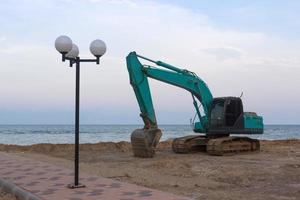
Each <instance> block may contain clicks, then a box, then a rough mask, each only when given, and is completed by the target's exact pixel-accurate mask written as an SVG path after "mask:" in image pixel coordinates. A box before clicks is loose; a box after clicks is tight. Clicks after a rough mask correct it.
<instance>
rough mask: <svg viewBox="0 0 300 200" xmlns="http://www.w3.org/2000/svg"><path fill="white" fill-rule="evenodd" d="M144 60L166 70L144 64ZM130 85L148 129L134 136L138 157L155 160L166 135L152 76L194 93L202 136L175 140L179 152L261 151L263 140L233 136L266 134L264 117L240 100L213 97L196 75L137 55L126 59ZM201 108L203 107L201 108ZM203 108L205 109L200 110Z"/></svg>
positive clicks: (197, 126) (195, 126)
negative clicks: (247, 109) (156, 108)
mask: <svg viewBox="0 0 300 200" xmlns="http://www.w3.org/2000/svg"><path fill="white" fill-rule="evenodd" d="M139 58H140V59H144V60H146V61H149V62H152V63H154V64H156V65H157V66H160V67H162V68H164V69H161V68H158V67H153V66H150V65H143V64H141V62H140V61H139ZM126 62H127V69H128V73H129V78H130V84H131V86H132V87H133V90H134V92H135V95H136V98H137V101H138V104H139V107H140V111H141V114H140V116H141V117H142V119H143V122H144V128H142V129H136V130H134V131H133V132H132V134H131V144H132V150H133V153H134V155H135V156H137V157H144V158H145V157H153V155H154V154H155V148H156V146H157V144H158V143H159V140H160V138H161V135H162V132H161V130H160V129H159V128H158V125H157V121H156V117H155V111H154V107H153V103H152V97H151V92H150V88H149V83H148V77H149V78H153V79H156V80H158V81H162V82H164V83H168V84H171V85H174V86H177V87H180V88H182V89H184V90H187V91H188V92H190V93H191V96H192V100H193V105H194V107H195V109H196V115H197V118H198V119H199V121H198V122H192V124H193V130H194V132H196V133H202V134H199V135H191V136H184V137H180V138H175V139H174V140H173V143H172V149H173V151H174V152H175V153H190V152H195V151H206V152H208V153H209V154H211V155H224V154H227V153H235V152H241V151H258V150H259V149H260V144H259V141H258V140H256V139H251V138H249V137H244V136H243V137H242V136H239V137H237V136H230V134H262V133H263V129H264V128H263V118H262V117H261V116H258V115H257V114H256V113H254V112H244V111H243V103H242V100H241V98H240V97H218V98H213V96H212V94H211V92H210V90H209V88H208V87H207V85H206V84H205V82H204V81H203V80H201V79H200V78H199V77H198V76H197V75H196V74H195V73H194V72H191V71H188V70H186V69H180V68H177V67H174V66H172V65H170V64H167V63H164V62H162V61H154V60H151V59H149V58H146V57H144V56H140V55H138V54H136V53H135V52H131V53H130V54H129V55H128V56H127V57H126ZM198 105H199V106H198ZM200 106H202V109H201V111H200Z"/></svg>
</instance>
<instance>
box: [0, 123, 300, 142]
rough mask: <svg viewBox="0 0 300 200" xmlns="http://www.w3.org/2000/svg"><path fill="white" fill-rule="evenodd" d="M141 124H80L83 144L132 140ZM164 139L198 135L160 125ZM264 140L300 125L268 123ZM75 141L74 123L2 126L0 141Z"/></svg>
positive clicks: (299, 132)
mask: <svg viewBox="0 0 300 200" xmlns="http://www.w3.org/2000/svg"><path fill="white" fill-rule="evenodd" d="M137 128H142V125H81V126H80V143H98V142H119V141H130V135H131V132H132V131H133V130H135V129H137ZM159 128H160V129H161V130H162V133H163V135H162V138H161V141H163V140H168V139H172V138H176V137H182V136H186V135H191V134H195V133H194V132H193V130H192V127H191V126H190V125H160V126H159ZM249 136H250V137H251V138H257V139H263V140H285V139H300V125H265V129H264V134H262V135H249ZM38 143H52V144H65V143H70V144H71V143H74V125H0V144H15V145H31V144H38Z"/></svg>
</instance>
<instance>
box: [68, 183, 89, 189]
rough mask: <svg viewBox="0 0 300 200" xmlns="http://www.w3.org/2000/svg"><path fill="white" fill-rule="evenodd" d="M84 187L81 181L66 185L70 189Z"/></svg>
mask: <svg viewBox="0 0 300 200" xmlns="http://www.w3.org/2000/svg"><path fill="white" fill-rule="evenodd" d="M84 187H86V186H85V185H83V184H81V183H78V185H75V184H74V183H71V184H69V185H68V188H70V189H76V188H84Z"/></svg>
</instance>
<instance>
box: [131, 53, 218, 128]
mask: <svg viewBox="0 0 300 200" xmlns="http://www.w3.org/2000/svg"><path fill="white" fill-rule="evenodd" d="M138 58H141V59H144V60H147V61H150V62H152V63H155V64H156V65H158V66H160V67H163V68H165V69H160V68H157V67H153V66H149V65H142V64H141V63H140V61H139V60H138ZM126 61H127V68H128V72H129V77H130V84H131V85H132V87H133V89H134V92H135V95H136V98H137V101H138V103H139V107H140V110H141V117H142V118H143V121H144V124H145V127H144V128H145V129H151V128H157V121H156V117H155V110H154V107H153V102H152V98H151V92H150V88H149V83H148V77H149V78H153V79H156V80H159V81H162V82H164V83H167V84H170V85H174V86H177V87H180V88H182V89H185V90H187V91H189V92H190V93H191V94H192V97H193V99H194V106H195V109H196V112H197V115H198V118H199V120H200V124H198V127H197V129H198V130H200V131H201V132H203V133H205V132H206V131H207V128H208V127H207V123H208V113H209V107H210V105H211V102H212V99H213V97H212V94H211V92H210V90H209V88H208V87H207V85H206V84H205V83H204V81H203V80H201V79H200V78H199V77H198V76H197V75H196V74H195V73H193V72H190V71H188V70H182V69H179V68H177V67H174V66H172V65H169V64H167V63H164V62H161V61H153V60H151V59H149V58H145V57H143V56H140V55H137V54H136V53H135V52H131V53H130V54H129V55H128V56H127V58H126ZM194 97H196V99H198V101H199V102H200V103H201V104H202V106H203V110H204V113H203V116H201V113H200V111H199V109H198V105H197V102H196V100H195V98H194Z"/></svg>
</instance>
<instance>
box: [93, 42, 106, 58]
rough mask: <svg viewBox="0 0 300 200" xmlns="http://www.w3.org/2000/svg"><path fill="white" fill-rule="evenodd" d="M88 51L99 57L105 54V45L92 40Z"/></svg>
mask: <svg viewBox="0 0 300 200" xmlns="http://www.w3.org/2000/svg"><path fill="white" fill-rule="evenodd" d="M90 51H91V53H92V54H93V55H94V56H96V57H101V56H103V55H104V54H105V52H106V45H105V43H104V42H103V41H102V40H99V39H97V40H94V41H93V42H91V44H90Z"/></svg>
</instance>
